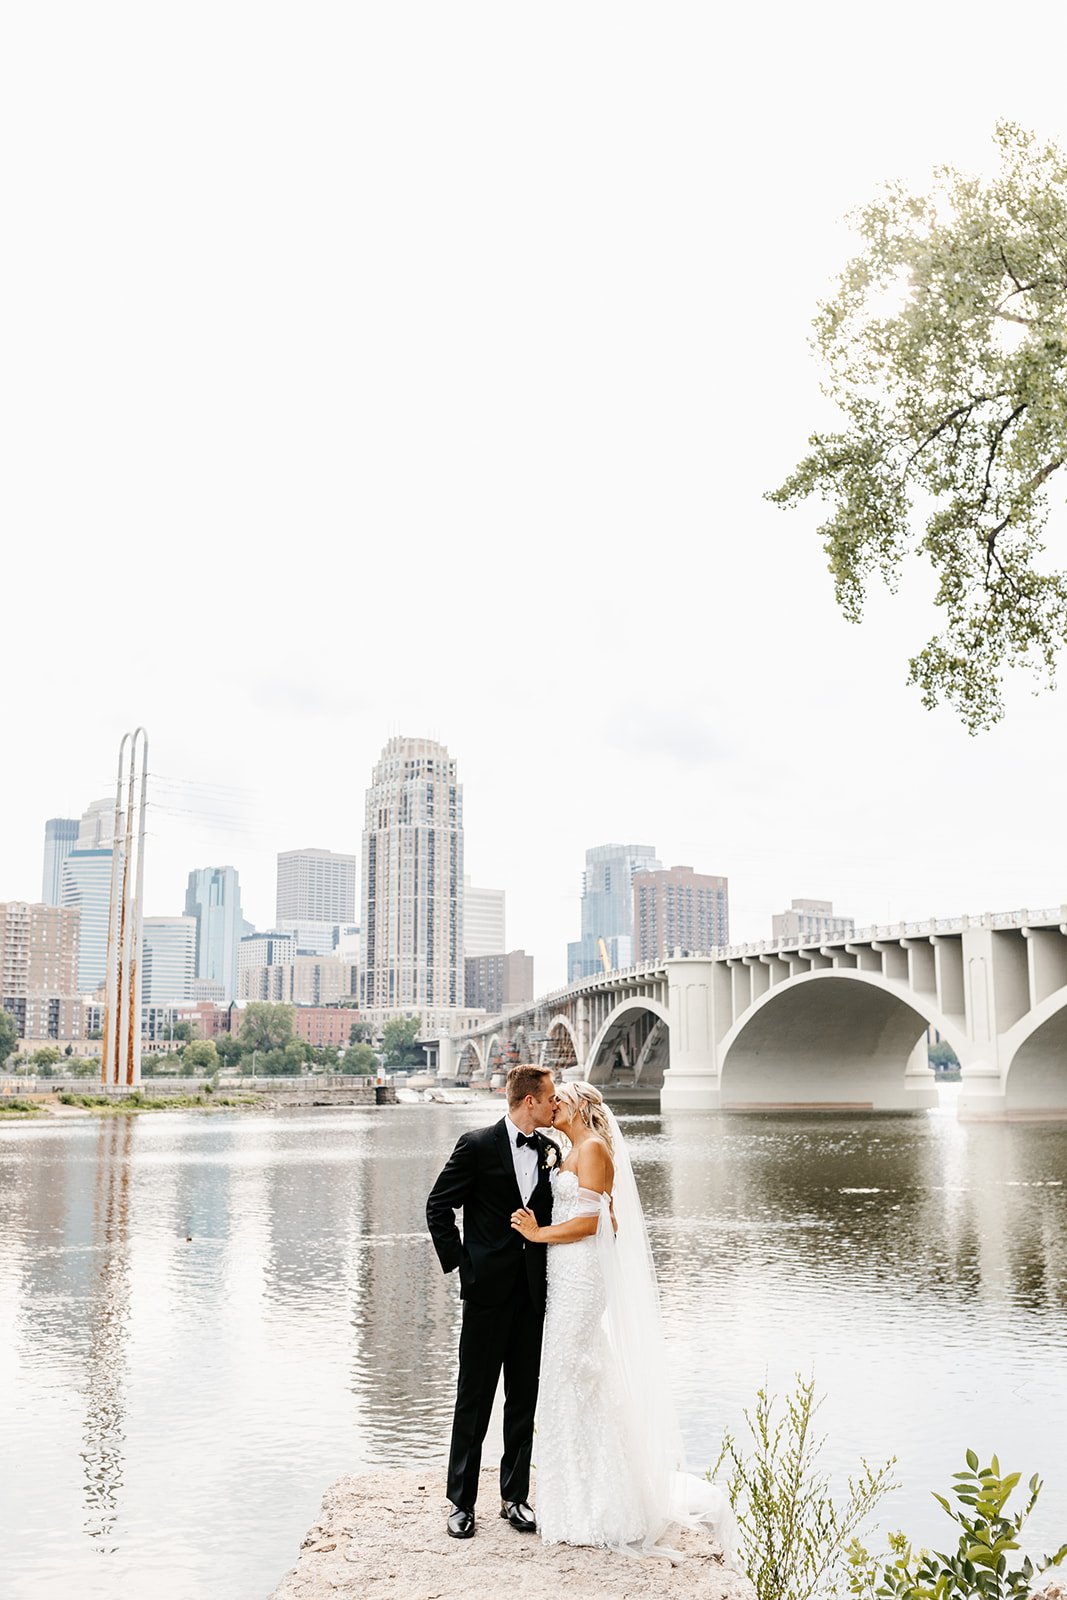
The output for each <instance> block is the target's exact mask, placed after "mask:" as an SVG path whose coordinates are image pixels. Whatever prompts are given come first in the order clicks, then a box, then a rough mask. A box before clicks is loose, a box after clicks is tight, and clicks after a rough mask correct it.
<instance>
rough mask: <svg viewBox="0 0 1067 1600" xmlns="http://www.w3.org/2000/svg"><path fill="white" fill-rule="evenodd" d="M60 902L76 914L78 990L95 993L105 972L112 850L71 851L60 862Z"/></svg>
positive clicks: (82, 992)
mask: <svg viewBox="0 0 1067 1600" xmlns="http://www.w3.org/2000/svg"><path fill="white" fill-rule="evenodd" d="M60 902H61V904H62V905H64V906H69V907H73V908H75V909H76V910H77V911H78V914H79V930H78V990H79V992H80V993H81V994H95V992H96V990H97V989H99V987H100V985H101V984H102V983H103V981H104V977H105V974H106V972H107V919H108V910H109V907H110V905H111V851H110V850H72V851H71V852H70V855H69V856H68V857H67V859H66V860H65V861H64V863H63V882H62V886H61V888H60Z"/></svg>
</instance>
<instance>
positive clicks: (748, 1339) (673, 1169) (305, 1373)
mask: <svg viewBox="0 0 1067 1600" xmlns="http://www.w3.org/2000/svg"><path fill="white" fill-rule="evenodd" d="M500 1110H501V1108H500V1106H499V1105H498V1104H494V1105H492V1106H490V1105H471V1106H452V1107H442V1106H410V1107H408V1106H398V1107H384V1108H380V1109H374V1110H366V1111H363V1110H345V1111H341V1110H338V1111H329V1110H327V1111H308V1112H287V1113H286V1112H278V1113H273V1114H267V1113H259V1112H256V1113H232V1114H216V1115H214V1116H199V1115H195V1114H190V1115H185V1114H182V1113H170V1114H166V1115H159V1116H151V1115H144V1116H140V1117H130V1118H114V1119H109V1120H103V1121H97V1120H93V1119H84V1120H78V1121H69V1122H54V1121H50V1122H48V1123H47V1124H36V1123H35V1124H32V1125H31V1124H20V1125H17V1126H10V1125H9V1126H7V1127H0V1219H2V1223H0V1228H2V1231H0V1506H2V1520H3V1534H2V1537H0V1594H3V1595H4V1596H6V1597H8V1600H24V1597H25V1600H29V1597H31V1596H32V1597H33V1600H40V1597H42V1596H52V1595H55V1596H60V1595H63V1596H67V1595H69V1594H71V1593H77V1594H78V1595H79V1596H82V1597H94V1600H95V1597H100V1600H105V1597H106V1600H112V1597H115V1596H119V1595H125V1596H130V1595H134V1596H140V1595H148V1594H150V1595H151V1596H152V1597H153V1600H209V1597H210V1600H263V1597H264V1596H265V1595H266V1594H267V1593H268V1592H269V1591H270V1589H271V1588H272V1587H273V1585H274V1583H275V1582H276V1581H277V1580H278V1579H279V1578H280V1577H281V1575H282V1573H283V1572H284V1571H285V1570H286V1568H287V1567H288V1566H290V1565H291V1564H292V1562H293V1561H294V1560H295V1557H296V1553H297V1550H298V1547H299V1544H300V1540H301V1537H302V1536H303V1533H304V1532H305V1530H306V1528H307V1527H308V1525H309V1524H310V1523H311V1522H312V1521H313V1520H314V1517H315V1513H316V1511H317V1508H318V1503H319V1499H320V1496H321V1494H322V1491H323V1490H324V1489H325V1487H326V1485H327V1484H328V1483H329V1482H331V1481H332V1480H333V1479H334V1478H335V1477H337V1476H339V1475H340V1474H341V1473H342V1472H346V1471H352V1470H358V1469H359V1468H360V1467H363V1466H368V1465H372V1464H379V1463H380V1464H394V1463H396V1464H418V1465H423V1464H425V1465H426V1466H427V1468H428V1470H429V1471H430V1474H431V1476H432V1475H433V1473H435V1472H439V1463H441V1462H442V1461H443V1459H444V1452H445V1447H446V1444H447V1435H448V1425H449V1418H450V1412H451V1402H452V1385H453V1379H454V1370H455V1368H454V1356H455V1346H456V1337H457V1327H458V1301H457V1297H456V1286H455V1281H454V1276H453V1277H450V1278H448V1279H446V1278H444V1276H443V1275H442V1274H441V1273H440V1271H439V1269H438V1267H437V1262H436V1258H435V1257H434V1255H433V1251H432V1248H431V1246H430V1243H429V1240H428V1238H427V1236H426V1233H425V1224H424V1215H423V1204H424V1200H425V1195H426V1191H427V1189H428V1187H429V1185H430V1183H431V1182H432V1180H433V1177H434V1176H435V1174H436V1172H437V1170H438V1169H439V1167H440V1166H441V1164H442V1162H443V1161H444V1159H445V1157H446V1155H447V1153H448V1151H449V1150H450V1149H451V1147H452V1144H453V1143H454V1141H455V1139H456V1137H457V1136H458V1135H459V1133H460V1132H461V1131H462V1130H463V1129H464V1128H465V1127H469V1126H472V1125H474V1124H476V1123H479V1122H481V1121H484V1120H486V1119H488V1118H489V1117H493V1116H497V1115H499V1114H500ZM621 1120H622V1124H623V1128H624V1130H625V1132H626V1134H627V1136H628V1138H629V1139H630V1141H631V1144H632V1153H633V1157H634V1165H635V1169H636V1172H637V1176H638V1182H639V1184H640V1187H641V1189H642V1193H643V1198H644V1202H645V1205H646V1208H647V1211H648V1214H649V1218H650V1226H651V1233H652V1239H653V1246H654V1249H655V1252H656V1257H657V1263H658V1267H659V1272H660V1283H661V1291H662V1297H663V1305H664V1315H665V1322H666V1330H667V1335H668V1339H669V1342H670V1351H671V1361H672V1366H673V1372H674V1379H675V1385H676V1389H677V1394H678V1399H679V1406H680V1411H681V1414H682V1417H683V1420H684V1426H685V1431H686V1436H687V1443H688V1448H689V1454H690V1465H691V1466H692V1467H694V1468H701V1469H703V1468H704V1467H705V1466H707V1465H710V1464H711V1462H712V1461H713V1460H714V1458H715V1456H716V1454H717V1452H718V1447H719V1443H720V1439H721V1436H722V1431H723V1428H724V1427H730V1428H734V1429H737V1428H743V1426H744V1424H743V1419H742V1408H743V1407H744V1406H745V1405H748V1404H750V1403H751V1401H752V1399H753V1397H754V1394H755V1391H756V1389H757V1387H758V1386H759V1385H760V1384H761V1383H763V1382H764V1381H765V1380H766V1381H767V1382H768V1383H769V1384H770V1386H771V1387H772V1388H774V1389H777V1390H779V1391H781V1390H782V1389H783V1388H784V1387H786V1386H788V1385H789V1384H790V1383H791V1381H792V1375H793V1373H794V1372H795V1371H797V1370H799V1371H801V1372H803V1373H805V1374H806V1373H809V1372H811V1371H814V1373H815V1377H816V1380H817V1383H818V1386H819V1388H820V1390H822V1391H824V1392H825V1394H826V1397H827V1398H826V1401H825V1405H824V1408H823V1411H822V1414H821V1421H822V1424H823V1429H824V1431H825V1432H826V1434H827V1435H828V1442H827V1446H826V1458H825V1459H826V1464H827V1466H828V1467H829V1469H830V1471H831V1473H832V1475H833V1477H834V1480H835V1482H838V1483H839V1482H841V1480H842V1479H843V1478H844V1476H845V1475H846V1474H847V1472H848V1471H849V1470H850V1469H852V1468H854V1467H855V1466H856V1465H857V1463H858V1461H859V1458H860V1457H861V1456H862V1455H867V1456H868V1457H869V1458H871V1459H872V1460H873V1461H880V1460H882V1459H884V1458H885V1457H887V1456H889V1455H892V1454H895V1455H896V1456H897V1457H898V1463H899V1465H898V1476H899V1478H900V1479H901V1481H902V1484H903V1487H902V1488H901V1489H900V1490H899V1491H898V1492H897V1493H896V1495H895V1496H894V1497H893V1499H892V1501H891V1502H889V1503H888V1505H887V1508H886V1510H885V1512H884V1515H883V1521H884V1524H885V1525H886V1526H903V1527H904V1528H905V1529H906V1530H907V1531H908V1532H909V1533H910V1534H911V1535H912V1536H913V1537H915V1538H916V1539H917V1540H920V1541H923V1542H930V1541H932V1540H934V1539H936V1540H937V1542H938V1543H940V1542H941V1528H942V1525H943V1526H944V1528H945V1530H946V1531H947V1530H948V1524H947V1521H946V1520H945V1519H944V1517H943V1514H942V1513H941V1512H940V1511H939V1510H938V1509H937V1507H936V1506H935V1505H934V1502H933V1501H932V1500H931V1498H930V1493H929V1491H930V1490H931V1489H933V1488H938V1489H944V1488H945V1485H946V1483H947V1480H948V1479H949V1476H950V1475H951V1473H952V1472H953V1471H954V1470H956V1469H957V1468H958V1467H961V1466H962V1465H963V1462H962V1459H961V1458H962V1455H963V1451H964V1449H965V1448H966V1447H967V1446H973V1447H974V1448H975V1449H976V1450H978V1451H979V1453H980V1454H982V1455H983V1457H985V1456H987V1455H988V1454H990V1453H992V1452H993V1451H994V1450H996V1451H998V1452H999V1455H1000V1460H1001V1465H1002V1467H1004V1468H1005V1470H1007V1469H1008V1468H1011V1469H1020V1470H1022V1471H1023V1473H1024V1476H1025V1477H1029V1476H1030V1474H1031V1473H1032V1472H1034V1471H1040V1472H1041V1473H1042V1474H1043V1475H1044V1476H1045V1477H1046V1479H1047V1484H1046V1488H1045V1491H1044V1494H1043V1496H1042V1500H1041V1502H1040V1503H1039V1507H1038V1512H1037V1514H1035V1518H1034V1521H1033V1524H1032V1527H1033V1531H1034V1539H1033V1541H1032V1544H1033V1545H1037V1544H1040V1545H1041V1546H1042V1548H1044V1546H1045V1545H1048V1546H1050V1547H1055V1545H1056V1544H1058V1543H1059V1542H1060V1541H1061V1540H1062V1539H1064V1538H1067V1189H1065V1187H1064V1179H1065V1178H1067V1128H1065V1127H1063V1126H1062V1125H1061V1126H1048V1125H1020V1124H1013V1125H991V1126H974V1125H970V1126H963V1125H960V1124H958V1123H957V1122H956V1121H955V1118H954V1115H953V1113H952V1110H951V1107H950V1106H947V1107H945V1108H943V1109H942V1110H941V1111H940V1112H936V1113H931V1114H928V1115H924V1116H921V1117H917V1118H906V1117H876V1118H865V1119H863V1120H852V1119H847V1120H846V1119H836V1118H832V1117H825V1118H819V1119H818V1120H815V1119H811V1120H809V1119H802V1118H796V1117H776V1116H756V1115H750V1116H731V1117H720V1116H713V1115H704V1116H696V1117H693V1116H688V1117H687V1116H685V1115H681V1114H675V1115H672V1116H669V1117H668V1116H650V1115H646V1114H641V1115H635V1116H632V1117H627V1116H625V1114H624V1115H623V1116H622V1118H621ZM494 1426H496V1424H494ZM491 1459H493V1451H492V1448H490V1450H489V1452H488V1453H487V1460H491ZM442 1477H443V1474H442Z"/></svg>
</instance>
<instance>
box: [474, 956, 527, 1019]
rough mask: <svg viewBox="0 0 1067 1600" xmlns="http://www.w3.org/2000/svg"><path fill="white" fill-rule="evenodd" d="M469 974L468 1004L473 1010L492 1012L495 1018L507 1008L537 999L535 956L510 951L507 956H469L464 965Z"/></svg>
mask: <svg viewBox="0 0 1067 1600" xmlns="http://www.w3.org/2000/svg"><path fill="white" fill-rule="evenodd" d="M463 967H464V972H465V974H466V990H467V992H466V1001H467V1005H468V1006H469V1007H470V1008H471V1009H472V1010H477V1011H489V1012H491V1013H492V1014H493V1015H494V1016H495V1015H496V1013H497V1012H498V1011H506V1010H507V1008H508V1006H518V1005H524V1004H525V1003H526V1002H528V1001H530V1000H532V999H533V997H534V964H533V956H528V955H527V954H526V951H525V950H509V951H508V952H507V954H506V955H493V956H468V957H467V959H466V961H465V962H464V963H463Z"/></svg>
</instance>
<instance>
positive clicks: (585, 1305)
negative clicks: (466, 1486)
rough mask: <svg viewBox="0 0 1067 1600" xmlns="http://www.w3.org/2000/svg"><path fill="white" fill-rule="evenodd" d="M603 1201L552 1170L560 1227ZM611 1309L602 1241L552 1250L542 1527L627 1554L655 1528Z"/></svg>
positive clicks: (541, 1399)
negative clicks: (608, 1316) (628, 1415)
mask: <svg viewBox="0 0 1067 1600" xmlns="http://www.w3.org/2000/svg"><path fill="white" fill-rule="evenodd" d="M594 1203H595V1205H596V1207H597V1209H599V1206H600V1196H599V1195H596V1194H593V1192H592V1191H591V1190H588V1189H579V1187H578V1174H577V1173H576V1172H558V1171H557V1172H553V1174H552V1222H553V1224H555V1223H557V1222H569V1221H570V1220H571V1218H572V1217H576V1216H578V1215H580V1214H581V1212H582V1211H584V1212H585V1214H586V1215H589V1214H591V1211H592V1206H593V1204H594ZM609 1226H610V1223H609ZM604 1307H605V1287H604V1276H603V1272H602V1271H601V1266H600V1258H599V1248H598V1245H597V1240H596V1236H595V1235H590V1237H589V1238H588V1239H578V1240H576V1241H575V1242H574V1243H573V1244H561V1245H550V1246H549V1250H548V1303H547V1306H546V1308H545V1331H544V1340H543V1343H542V1346H541V1385H540V1391H539V1396H538V1404H537V1435H536V1445H537V1526H538V1528H539V1530H540V1533H541V1538H542V1539H543V1540H544V1541H545V1543H546V1544H560V1543H566V1544H582V1545H606V1546H611V1547H620V1546H623V1545H628V1544H633V1543H635V1542H640V1541H642V1540H644V1538H645V1537H646V1534H647V1533H648V1531H649V1530H648V1529H647V1528H646V1526H645V1521H644V1516H643V1514H642V1509H641V1501H640V1495H639V1492H638V1487H637V1483H636V1480H635V1475H634V1473H633V1472H632V1470H631V1467H630V1450H629V1441H628V1440H627V1439H626V1438H625V1436H624V1430H623V1423H622V1413H623V1404H622V1400H623V1396H622V1387H621V1380H620V1374H619V1371H618V1369H617V1365H616V1362H615V1358H614V1353H613V1351H612V1349H611V1347H610V1344H609V1341H608V1336H607V1332H606V1330H605V1328H604V1325H603V1317H604Z"/></svg>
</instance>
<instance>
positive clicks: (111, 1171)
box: [80, 1117, 133, 1553]
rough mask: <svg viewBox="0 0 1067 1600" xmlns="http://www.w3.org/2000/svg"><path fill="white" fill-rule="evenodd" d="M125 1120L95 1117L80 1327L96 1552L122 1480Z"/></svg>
mask: <svg viewBox="0 0 1067 1600" xmlns="http://www.w3.org/2000/svg"><path fill="white" fill-rule="evenodd" d="M132 1148H133V1123H132V1120H131V1119H130V1118H129V1117H115V1118H112V1119H109V1120H104V1121H102V1122H101V1123H100V1126H99V1129H98V1131H97V1139H96V1152H95V1166H96V1173H95V1181H94V1184H93V1238H94V1240H95V1241H96V1247H97V1248H96V1252H95V1254H96V1261H95V1268H94V1271H93V1276H92V1280H91V1283H90V1289H89V1295H88V1303H87V1305H86V1308H85V1318H84V1325H83V1328H82V1329H81V1330H80V1333H81V1337H82V1338H83V1340H84V1352H85V1374H84V1383H83V1390H82V1392H83V1395H84V1399H85V1420H84V1424H83V1446H82V1449H81V1452H80V1455H81V1460H82V1464H83V1467H84V1476H85V1509H86V1517H85V1531H86V1533H88V1534H89V1536H90V1538H91V1539H93V1540H95V1541H96V1545H97V1549H98V1550H99V1551H100V1552H101V1553H107V1552H109V1551H113V1550H114V1548H115V1546H114V1544H113V1538H114V1534H115V1529H116V1523H117V1520H118V1504H119V1491H120V1490H121V1488H122V1480H123V1469H124V1459H123V1444H124V1440H125V1420H126V1413H125V1402H124V1393H125V1389H126V1384H127V1377H128V1374H127V1361H126V1342H127V1332H128V1323H129V1316H130V1257H129V1227H130V1153H131V1151H132Z"/></svg>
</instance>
